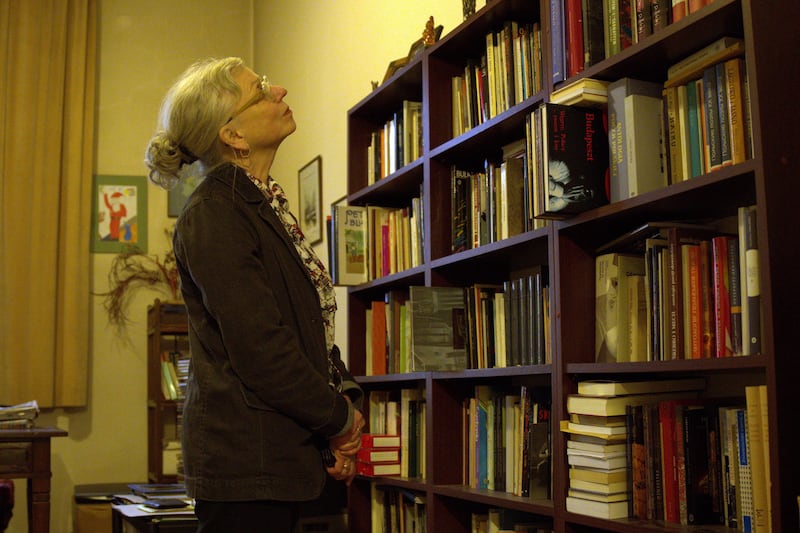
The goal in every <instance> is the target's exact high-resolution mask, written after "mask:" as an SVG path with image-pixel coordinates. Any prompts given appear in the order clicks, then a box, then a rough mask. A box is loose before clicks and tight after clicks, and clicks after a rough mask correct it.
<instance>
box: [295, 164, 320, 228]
mask: <svg viewBox="0 0 800 533" xmlns="http://www.w3.org/2000/svg"><path fill="white" fill-rule="evenodd" d="M297 180H298V187H297V189H298V193H299V195H300V213H299V215H300V221H299V222H300V230H301V231H302V232H303V235H305V237H306V240H307V241H308V243H309V244H317V243H318V242H320V241H321V240H322V156H319V155H318V156H317V157H315V158H314V159H312V160H311V161H310V162H308V163H307V164H306V165H304V166H303V167H302V168H301V169H300V170H299V171H298V172H297Z"/></svg>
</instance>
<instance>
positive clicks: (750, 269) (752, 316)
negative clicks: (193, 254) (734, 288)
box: [745, 206, 761, 355]
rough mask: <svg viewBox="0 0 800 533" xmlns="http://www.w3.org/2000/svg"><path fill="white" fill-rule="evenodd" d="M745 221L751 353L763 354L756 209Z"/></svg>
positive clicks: (748, 214)
mask: <svg viewBox="0 0 800 533" xmlns="http://www.w3.org/2000/svg"><path fill="white" fill-rule="evenodd" d="M746 215H747V216H746V219H745V248H746V249H745V262H746V265H745V268H746V276H745V279H746V283H747V286H746V288H745V291H746V294H747V314H748V334H749V346H750V353H751V354H753V355H755V354H760V353H761V282H760V271H759V264H758V225H757V213H756V207H755V206H751V207H748V208H747V212H746Z"/></svg>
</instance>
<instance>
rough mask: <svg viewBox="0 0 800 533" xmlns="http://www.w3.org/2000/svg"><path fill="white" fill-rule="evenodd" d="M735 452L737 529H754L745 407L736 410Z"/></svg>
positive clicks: (751, 479)
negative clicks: (737, 477) (737, 488)
mask: <svg viewBox="0 0 800 533" xmlns="http://www.w3.org/2000/svg"><path fill="white" fill-rule="evenodd" d="M736 422H737V425H736V428H737V432H736V441H735V444H736V454H737V467H738V469H739V491H738V500H737V503H738V508H737V509H738V510H737V515H738V516H737V518H738V519H739V529H740V530H741V531H750V532H752V531H753V530H754V524H755V519H754V517H753V477H752V476H753V474H752V469H751V467H750V454H751V450H750V443H749V438H748V431H747V409H746V408H741V409H737V410H736Z"/></svg>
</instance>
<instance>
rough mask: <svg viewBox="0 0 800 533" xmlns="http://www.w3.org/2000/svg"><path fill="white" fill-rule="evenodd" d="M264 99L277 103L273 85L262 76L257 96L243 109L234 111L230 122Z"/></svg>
mask: <svg viewBox="0 0 800 533" xmlns="http://www.w3.org/2000/svg"><path fill="white" fill-rule="evenodd" d="M264 99H267V100H269V101H270V102H274V101H275V98H274V97H273V96H272V84H271V83H270V82H269V80H268V79H267V77H266V76H261V79H260V80H259V81H258V92H257V93H256V95H255V96H253V97H252V98H251V99H250V100H248V101H247V102H246V103H245V104H244V105H243V106H242V107H240V108H239V109H237V110H236V111H234V112H233V114H232V115H231V117H230V118H229V119H228V122H230V121H231V120H233V119H235V118H236V117H238V116H239V115H241V114H242V113H244V112H245V111H246V110H247V109H248V108H249V107H251V106H254V105H256V104H257V103H259V102H260V101H261V100H264ZM226 124H227V122H226Z"/></svg>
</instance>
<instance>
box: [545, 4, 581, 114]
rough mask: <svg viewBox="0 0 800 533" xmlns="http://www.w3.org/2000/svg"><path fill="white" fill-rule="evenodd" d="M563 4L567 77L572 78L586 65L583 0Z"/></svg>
mask: <svg viewBox="0 0 800 533" xmlns="http://www.w3.org/2000/svg"><path fill="white" fill-rule="evenodd" d="M563 5H564V18H565V21H564V30H565V32H566V39H565V41H566V43H567V52H566V53H567V78H572V77H574V76H575V75H576V74H578V73H579V72H581V71H582V70H583V67H584V56H583V16H582V13H581V0H564V4H563ZM551 101H552V100H551Z"/></svg>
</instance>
